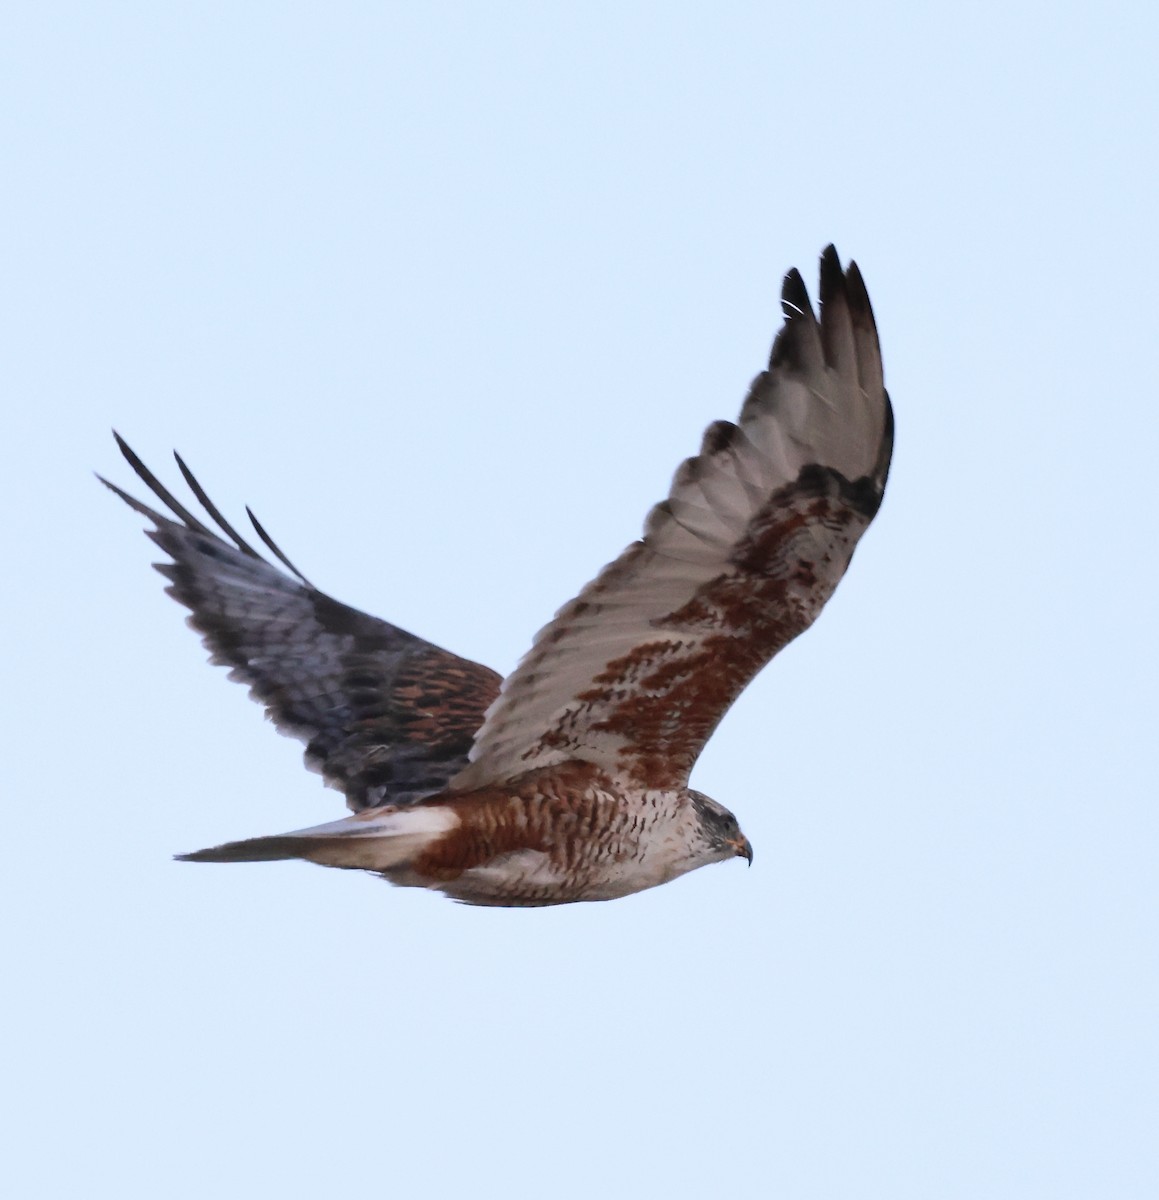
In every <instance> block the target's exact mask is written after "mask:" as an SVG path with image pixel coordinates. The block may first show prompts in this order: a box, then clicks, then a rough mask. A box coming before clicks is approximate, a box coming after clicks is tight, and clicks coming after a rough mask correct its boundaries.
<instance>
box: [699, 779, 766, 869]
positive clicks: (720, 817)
mask: <svg viewBox="0 0 1159 1200" xmlns="http://www.w3.org/2000/svg"><path fill="white" fill-rule="evenodd" d="M688 799H689V801H690V802H691V804H692V810H693V812H695V813H696V819H697V826H698V828H697V833H698V834H699V835H700V837H701V839H703V842H704V853H703V859H704V861H705V862H721V861H723V860H724V859H726V858H743V859H745V860H747V862H748V864H749V866H752V861H753V848H752V845H751V843H750V842H749V840H748V838H747V837H745V835H744V834H743V833H741V831H740V825H739V824H738V823H737V819H736V817H734V816H733V815H732V813H730V812H729V811H728V809H727V808H725V807H724V805H723V804H717V802H716V801H715V800H713V799H712V797H711V796H706V795H705V794H704V793H703V792H694V791H693V790H692V789H691V788H689V789H688Z"/></svg>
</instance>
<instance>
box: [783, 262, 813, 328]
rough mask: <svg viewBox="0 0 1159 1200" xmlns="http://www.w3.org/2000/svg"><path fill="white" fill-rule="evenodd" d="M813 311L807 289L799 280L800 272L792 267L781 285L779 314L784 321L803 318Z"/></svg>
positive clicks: (800, 279)
mask: <svg viewBox="0 0 1159 1200" xmlns="http://www.w3.org/2000/svg"><path fill="white" fill-rule="evenodd" d="M812 311H813V305H812V304H811V303H810V300H809V289H808V288H807V287H806V286H805V281H804V280H803V279H802V278H801V272H800V271H798V270H797V268H796V267H794V268H793V269H792V270H791V271H789V273H788V274H787V275H786V276H785V278H784V280H783V281H782V283H781V312H782V313H783V314H784V317H785V320H786V321H792V320H793V319H794V318H796V317H803V316H804V315H805V314H806V313H811V312H812Z"/></svg>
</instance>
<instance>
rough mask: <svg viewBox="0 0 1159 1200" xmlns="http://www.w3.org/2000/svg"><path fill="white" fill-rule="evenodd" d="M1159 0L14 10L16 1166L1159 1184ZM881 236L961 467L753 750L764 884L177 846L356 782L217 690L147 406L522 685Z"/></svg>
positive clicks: (753, 827)
mask: <svg viewBox="0 0 1159 1200" xmlns="http://www.w3.org/2000/svg"><path fill="white" fill-rule="evenodd" d="M1155 13H1156V10H1155V7H1154V5H1152V4H1148V3H1142V2H1140V3H1133V4H1132V3H1115V2H1110V3H1101V4H1097V5H1096V4H1089V5H1081V4H1079V5H1076V4H1070V5H1068V4H1065V3H1063V4H1058V3H1051V4H1047V3H1042V4H1028V3H1017V2H1015V3H1000V4H991V3H981V4H975V5H970V6H962V7H959V8H957V9H954V10H951V9H949V8H948V7H945V6H933V5H917V4H914V5H903V4H898V5H884V6H883V5H870V4H863V3H859V4H852V3H835V4H830V5H793V6H788V5H779V4H774V3H759V4H758V3H752V4H742V3H732V4H730V3H723V4H722V3H714V4H711V5H709V4H699V5H694V4H639V3H631V2H627V3H625V2H620V3H615V4H599V3H591V4H584V5H556V4H520V3H505V4H486V5H485V4H477V5H475V4H445V3H425V4H413V5H401V4H400V5H392V4H370V3H363V4H354V3H331V4H327V5H321V4H316V5H307V4H288V3H285V4H258V3H229V4H213V3H205V4H198V5H176V4H156V3H140V4H114V3H108V4H68V3H60V4H53V3H41V4H20V3H16V4H13V5H10V6H8V7H7V8H6V10H5V15H4V18H3V36H2V38H0V55H2V56H3V60H4V61H3V63H2V64H0V68H2V69H0V114H2V115H0V120H2V121H3V155H4V168H3V184H2V191H0V226H2V230H3V232H2V234H0V237H2V238H3V262H2V264H0V278H2V280H3V286H2V288H0V305H2V306H3V313H2V314H0V315H2V320H0V329H2V333H0V338H2V339H3V343H4V345H3V348H2V352H0V374H2V393H3V397H4V401H3V403H4V410H5V416H4V421H3V430H4V436H3V438H2V439H0V455H2V458H3V469H2V471H0V487H2V488H3V490H4V495H3V501H2V512H3V520H4V547H5V552H4V561H5V563H6V571H5V586H4V587H3V589H2V603H3V606H4V613H3V629H4V630H5V639H6V645H5V650H4V663H5V666H4V678H5V683H6V687H5V688H4V694H5V705H6V708H7V712H6V714H5V720H4V729H5V749H6V764H7V765H6V771H5V787H4V792H5V800H6V805H5V836H4V847H5V852H4V868H3V871H2V872H0V888H2V890H3V893H4V896H3V912H4V915H5V925H6V928H5V939H6V946H5V947H4V948H3V949H2V955H3V964H4V966H3V971H2V975H3V983H2V984H0V986H2V988H3V992H4V994H5V996H6V1011H5V1012H4V1014H3V1028H4V1031H5V1038H6V1040H7V1041H8V1042H9V1044H8V1047H7V1049H6V1052H5V1062H4V1068H3V1072H2V1080H0V1088H2V1089H3V1092H4V1094H5V1098H6V1099H5V1102H6V1103H7V1104H8V1105H10V1111H9V1112H7V1113H5V1114H2V1115H0V1130H2V1133H0V1137H3V1138H4V1139H10V1140H11V1145H10V1147H9V1148H8V1149H7V1150H5V1151H4V1154H3V1161H4V1168H3V1171H4V1175H5V1189H6V1191H8V1194H10V1195H13V1196H19V1197H21V1198H23V1197H36V1198H38V1197H78V1196H85V1197H92V1196H100V1197H103V1196H114V1197H132V1198H135V1197H157V1196H165V1197H175V1198H179V1200H180V1198H185V1197H198V1198H201V1197H205V1196H214V1197H225V1198H231V1197H243V1196H244V1197H254V1196H278V1197H307V1196H310V1197H314V1196H337V1195H351V1194H356V1193H357V1194H359V1195H363V1194H365V1195H381V1196H401V1195H424V1196H434V1197H440V1196H456V1195H472V1196H478V1197H492V1196H494V1197H499V1196H504V1197H512V1196H514V1197H524V1196H526V1197H532V1196H536V1197H538V1196H543V1195H552V1196H559V1197H564V1198H570V1197H581V1196H582V1197H586V1196H597V1195H598V1196H606V1197H628V1196H652V1195H673V1196H693V1195H696V1196H709V1195H714V1194H722V1193H726V1194H729V1195H736V1196H763V1195H769V1196H777V1197H781V1196H784V1197H793V1198H802V1200H814V1198H816V1200H823V1198H824V1200H827V1198H830V1197H833V1198H840V1200H846V1198H861V1197H872V1198H878V1197H880V1198H881V1200H909V1198H914V1200H919V1198H920V1200H929V1198H931V1197H932V1198H938V1200H941V1198H953V1200H957V1198H959V1197H962V1198H966V1197H969V1198H983V1197H984V1198H986V1200H1003V1198H1007V1197H1009V1198H1011V1200H1013V1198H1018V1200H1026V1198H1027V1197H1050V1198H1051V1200H1056V1198H1059V1200H1061V1198H1069V1197H1075V1198H1078V1197H1083V1198H1088V1197H1093V1196H1100V1197H1112V1198H1114V1200H1134V1198H1140V1200H1142V1198H1148V1200H1150V1198H1151V1197H1153V1196H1155V1195H1156V1194H1159V1141H1157V1138H1156V1130H1157V1128H1159V1081H1157V1059H1159V1054H1157V1051H1159V1019H1157V1018H1159V965H1157V950H1156V948H1157V934H1159V885H1157V883H1156V858H1157V850H1159V837H1157V833H1159V817H1157V815H1156V791H1157V789H1156V785H1155V774H1156V772H1155V757H1156V731H1155V715H1156V708H1157V700H1159V696H1157V690H1159V689H1157V686H1156V667H1157V661H1156V660H1157V653H1156V651H1157V645H1156V633H1155V620H1154V617H1155V589H1156V582H1157V561H1156V543H1157V537H1156V534H1157V529H1156V526H1157V521H1156V485H1155V465H1156V457H1157V454H1159V419H1157V417H1156V409H1157V405H1159V369H1157V366H1156V362H1157V355H1156V324H1157V321H1159V303H1157V300H1156V290H1157V285H1156V265H1157V262H1159V238H1157V233H1156V230H1157V227H1159V224H1157V217H1156V214H1157V202H1159V195H1157V190H1159V189H1157V183H1156V180H1157V168H1156V162H1157V159H1159V128H1157V126H1159V121H1157V112H1159V105H1157V88H1159V85H1157V84H1156V61H1157V60H1159V37H1157V34H1159V18H1157V17H1156V15H1155ZM829 241H835V242H836V244H837V246H838V248H839V250H840V252H841V254H842V256H843V257H844V258H848V257H850V256H852V257H855V258H856V259H857V260H858V262H859V264H860V265H861V267H862V270H863V271H864V274H865V277H866V279H867V282H868V285H869V290H870V293H871V295H872V298H873V302H874V305H875V308H876V311H877V315H878V322H879V326H880V331H881V337H882V343H883V346H884V352H885V361H886V377H887V383H888V385H889V388H890V391H891V393H892V395H893V398H894V404H895V408H896V412H897V428H898V437H897V450H896V457H895V462H894V470H893V474H892V476H891V479H890V487H889V490H888V492H887V494H886V501H885V504H884V506H883V508H882V510H881V513H880V515H879V517H878V520H877V522H876V523H875V525H874V526H873V528H872V529H871V530H870V532H869V534H868V535H867V536H866V538H865V540H864V542H863V543H862V545H861V547H860V549H859V550H858V553H857V556H856V558H855V560H854V563H853V567H852V569H851V571H850V573H849V576H848V577H847V579H846V581H845V582H844V583H843V585H842V587H841V588H840V590H839V591H838V594H837V596H836V598H835V599H834V601H833V602H832V604H831V605H830V606H829V608H828V609H827V610H826V612H825V614H824V615H823V617H822V618H821V620H820V621H819V622H818V624H817V625H816V627H815V628H814V629H813V630H812V631H810V632H809V633H808V634H807V635H806V636H805V637H803V638H802V639H801V640H800V641H799V642H797V643H796V644H794V645H793V646H792V647H791V648H790V649H789V650H788V651H787V652H786V653H785V654H784V655H783V656H782V657H781V659H779V660H778V661H777V662H776V663H775V664H774V665H773V666H772V667H771V668H770V669H769V670H768V671H767V672H766V673H765V674H763V675H762V676H761V677H760V679H759V680H758V681H757V682H756V683H755V684H754V686H753V687H751V688H750V689H749V691H748V692H746V694H745V695H744V697H743V698H742V700H741V701H740V703H738V704H737V706H736V707H735V709H734V710H733V711H732V712H731V713H730V714H729V716H728V717H727V719H726V720H725V722H724V724H723V726H722V728H721V729H720V731H719V733H718V734H717V736H716V737H715V738H714V739H713V741H712V743H711V745H710V746H709V748H708V750H707V752H706V753H705V755H704V756H703V758H702V760H701V762H700V764H699V765H698V767H697V770H696V773H695V774H694V776H693V782H694V784H695V785H696V786H697V787H699V788H701V789H702V790H704V791H707V792H708V793H710V794H711V795H714V796H716V797H717V798H719V799H720V800H722V801H723V802H725V803H726V804H728V805H729V806H730V807H731V808H733V809H734V810H735V811H736V812H737V813H738V814H739V816H740V818H741V820H742V822H743V824H744V827H745V830H746V832H747V833H748V834H749V836H750V837H751V839H752V841H753V843H754V845H755V847H756V860H755V863H754V865H753V867H752V869H751V870H746V869H745V868H744V865H743V864H741V863H736V864H728V865H725V866H718V867H713V868H709V869H706V870H703V871H699V872H696V873H695V874H693V875H691V876H689V877H687V878H685V879H683V880H680V881H678V882H676V883H675V884H672V885H670V886H667V887H664V888H661V889H658V890H656V891H653V892H650V893H645V894H643V895H639V896H636V897H632V898H629V899H627V900H622V901H617V902H615V903H613V904H605V905H587V906H573V907H569V908H562V909H556V910H535V911H489V910H473V909H469V908H465V907H462V906H458V905H454V904H452V903H450V902H449V901H446V900H444V899H442V898H440V897H437V896H435V895H433V894H427V893H422V892H417V891H401V890H393V889H391V888H389V887H388V886H386V885H385V884H383V883H381V882H380V881H378V880H376V879H374V878H372V877H370V876H363V875H358V874H352V873H346V872H336V871H332V872H326V871H323V870H320V869H318V868H315V867H311V866H306V865H302V864H296V863H290V864H276V865H275V864H271V865H255V866H248V867H224V866H223V867H205V866H190V865H186V864H180V863H174V862H172V861H171V859H170V855H171V854H173V853H175V852H179V851H187V850H192V849H195V848H198V847H200V846H204V845H208V844H213V843H216V842H220V841H222V840H225V839H228V838H237V837H245V836H250V835H254V834H261V833H273V832H278V831H281V830H285V829H292V828H295V827H299V826H302V825H306V824H312V823H315V822H318V821H322V820H327V819H331V818H333V817H336V816H338V815H340V813H341V811H342V809H341V797H339V796H338V795H337V794H336V793H333V792H329V791H326V790H324V789H323V788H322V786H321V784H320V782H319V780H318V779H317V777H315V776H312V775H310V774H307V773H306V772H304V771H303V770H302V769H301V765H300V751H299V748H298V746H297V745H296V744H295V743H293V742H291V741H288V740H285V739H282V738H279V737H277V736H276V735H275V734H274V733H273V731H272V729H270V728H268V727H266V726H265V725H264V723H263V720H262V716H261V712H260V710H259V709H257V708H256V707H255V706H254V705H253V704H252V703H251V702H250V701H249V700H248V699H247V697H246V695H245V693H244V691H243V690H242V689H240V688H238V687H236V686H235V685H231V684H230V683H228V682H227V680H226V678H225V675H224V672H222V671H220V670H216V669H211V668H210V667H208V666H206V665H205V662H204V658H205V655H204V652H203V651H202V649H201V648H200V646H199V645H198V643H197V641H196V639H195V638H194V637H193V635H192V634H191V633H189V632H188V631H187V630H185V629H184V628H183V627H182V622H181V615H182V614H181V611H180V610H179V609H178V608H177V607H176V606H175V605H174V604H173V603H172V602H171V601H169V600H168V599H166V598H165V597H164V596H163V595H162V592H161V586H162V581H161V580H160V579H159V577H158V576H157V575H156V574H155V573H153V572H152V571H150V570H149V567H148V564H149V562H150V561H151V560H152V559H153V558H154V557H156V552H155V550H154V548H153V547H152V546H151V544H149V543H148V542H146V540H145V539H144V538H143V537H142V536H141V533H140V528H141V524H142V522H141V521H140V519H139V518H137V517H136V516H135V515H134V514H133V513H131V512H129V511H128V510H127V509H125V508H124V507H123V506H122V505H120V504H119V503H118V502H117V501H116V500H115V499H114V498H112V497H111V496H109V495H108V494H107V493H105V492H104V491H103V489H101V488H100V487H99V486H98V485H97V484H96V482H95V481H94V479H93V477H92V471H93V470H94V469H96V470H100V471H101V472H102V473H105V474H108V475H110V476H111V477H112V478H113V479H114V480H116V481H119V482H121V483H126V482H129V481H130V480H131V476H130V473H129V471H128V468H127V467H126V466H125V465H124V464H123V463H122V462H121V460H120V458H119V456H118V454H117V452H116V449H115V447H114V445H113V442H112V439H111V437H110V436H109V429H110V427H112V426H115V427H116V428H117V429H119V430H120V431H121V432H122V433H124V434H125V435H126V436H127V437H128V438H129V439H130V440H131V442H132V443H133V444H134V445H135V447H136V448H137V449H138V450H139V451H140V453H141V454H142V455H143V456H144V457H145V459H146V461H147V462H149V463H151V464H153V465H154V466H155V468H156V469H158V470H159V471H160V472H162V473H163V474H164V475H165V477H166V478H168V479H170V480H174V479H175V478H176V473H175V470H174V468H173V466H172V461H171V460H170V459H168V457H167V456H168V453H169V450H170V449H171V448H172V447H174V446H176V447H178V448H179V449H180V450H181V452H182V453H183V455H184V456H185V457H186V458H187V460H188V461H189V463H190V464H191V465H192V466H193V467H194V469H195V470H196V471H197V472H198V474H199V475H200V477H201V478H202V481H203V482H204V484H205V485H206V487H207V488H208V490H209V492H210V494H211V495H212V496H213V497H214V498H215V499H216V500H217V502H218V503H219V505H220V506H221V507H222V508H223V510H225V511H226V512H227V513H228V514H231V515H240V514H241V512H242V505H243V504H244V503H247V502H248V503H250V504H252V505H253V506H254V507H255V509H256V511H257V512H258V514H259V515H260V516H261V517H262V519H263V521H264V522H265V523H266V525H267V526H268V527H269V528H270V530H271V531H272V532H273V534H274V536H275V537H276V538H278V540H279V541H280V542H281V543H282V544H283V546H284V548H285V549H286V550H287V552H288V553H289V554H290V555H291V557H292V558H294V559H295V561H297V562H298V564H299V565H300V566H301V567H302V568H303V570H304V571H305V572H306V573H307V574H308V575H309V576H310V577H311V578H312V579H314V580H315V581H316V582H317V583H318V584H319V585H320V586H322V587H324V588H326V589H327V590H329V591H330V592H331V593H332V594H334V595H336V596H337V597H339V598H340V599H343V600H345V601H347V602H349V603H353V604H356V605H359V606H360V607H364V608H366V609H368V610H369V611H371V612H374V613H377V614H379V615H381V616H384V617H387V618H389V619H390V620H391V621H394V622H396V623H398V624H400V625H402V626H404V627H406V628H410V629H412V630H414V631H416V632H419V633H422V634H423V635H425V636H427V637H428V638H431V639H432V640H434V641H437V642H439V643H441V644H443V645H445V646H447V647H449V648H451V649H454V650H455V651H457V652H458V653H460V654H464V655H468V656H471V657H474V658H477V659H479V660H481V661H483V662H486V663H488V664H490V665H492V666H494V667H496V668H498V669H500V670H504V671H505V670H507V669H509V668H510V667H511V666H512V665H513V664H514V663H515V662H516V661H517V659H518V657H519V656H520V655H521V654H522V653H523V651H524V650H525V649H526V648H527V646H528V644H529V641H530V638H531V636H532V634H533V633H534V632H535V630H536V629H538V628H539V627H540V626H541V625H542V624H544V623H545V622H546V621H547V620H548V618H549V617H550V616H551V614H552V613H553V612H554V610H555V609H556V608H557V607H559V606H560V605H561V604H562V603H563V602H565V601H566V600H567V599H568V598H569V597H571V596H572V595H573V594H574V593H575V591H576V590H577V589H578V588H579V587H580V586H581V585H582V584H583V583H584V582H585V581H586V580H587V579H589V578H590V577H591V576H592V575H593V574H594V573H595V571H596V570H597V569H598V568H599V567H600V566H601V565H603V564H604V563H605V562H606V561H608V560H609V559H611V558H612V557H614V556H615V555H616V554H617V553H618V552H619V551H620V549H621V548H622V547H623V546H624V545H625V544H626V543H627V542H629V541H630V540H631V539H632V538H634V537H635V536H637V534H638V532H639V530H640V525H641V521H642V519H643V516H644V514H645V512H646V511H647V509H648V507H649V506H650V505H651V504H652V503H653V502H654V501H656V500H658V499H659V498H661V497H662V496H663V495H664V494H665V492H666V490H667V487H668V482H669V479H670V477H671V473H672V471H673V470H674V468H675V467H676V465H677V464H678V463H679V462H680V460H681V459H682V458H684V457H685V456H686V455H688V454H690V453H693V452H694V451H695V449H696V447H697V445H698V442H699V437H700V433H701V430H702V429H703V427H704V426H705V425H706V424H708V423H709V422H710V421H711V420H713V419H716V418H721V417H725V418H729V417H734V416H735V415H736V412H737V410H738V408H739V404H740V401H741V398H742V396H743V394H744V392H745V389H746V387H747V385H748V382H749V379H750V378H751V376H752V375H753V374H755V373H756V372H757V371H758V370H759V369H760V368H761V367H762V365H763V363H764V361H765V357H766V355H767V352H768V347H769V343H770V340H771V337H772V334H773V332H774V331H775V329H776V327H777V326H778V324H779V310H778V304H777V296H778V290H779V286H780V279H781V276H782V274H783V273H784V271H785V270H786V269H787V268H789V267H790V266H793V265H796V266H799V267H800V268H801V269H802V270H803V273H804V275H805V277H806V279H807V280H809V281H810V283H811V284H812V285H813V286H814V288H815V281H816V261H817V256H818V254H819V252H820V250H821V249H822V247H823V246H824V245H825V244H826V243H827V242H829ZM13 1181H14V1182H13Z"/></svg>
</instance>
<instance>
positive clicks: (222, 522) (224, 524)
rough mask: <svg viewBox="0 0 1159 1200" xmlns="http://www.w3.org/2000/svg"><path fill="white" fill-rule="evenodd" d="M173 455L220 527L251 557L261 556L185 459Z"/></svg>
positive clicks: (190, 485)
mask: <svg viewBox="0 0 1159 1200" xmlns="http://www.w3.org/2000/svg"><path fill="white" fill-rule="evenodd" d="M173 457H174V458H175V459H176V460H177V466H178V469H179V470H180V471H181V474H182V476H183V478H184V479H185V482H186V483H187V484H188V485H189V490H190V491H191V492H192V493H193V494H194V495H195V496H196V497H197V499H198V502H199V503H200V504H201V507H202V508H204V509H205V511H206V512H207V513H209V515H210V517H211V518H212V519H213V520H214V521H216V522H217V524H218V528H220V529H221V531H222V532H223V533H224V534H225V535H226V537H228V538H230V539H231V540H232V541H233V544H234V545H235V546H236V547H237V548H238V549H239V550H240V551H241V552H242V553H243V554H248V555H249V556H250V558H261V555H260V554H259V553H258V552H257V551H256V550H255V549H254V548H253V547H252V546H251V545H250V544H249V543H248V542H247V541H246V540H245V538H243V537H242V536H241V534H240V533H238V531H237V530H236V529H234V527H233V526H232V525H231V524H230V523H229V522H228V521H227V520H226V519H225V517H223V516H222V514H221V510H220V509H219V508H218V507H217V505H216V504H214V502H213V501H212V500H210V498H209V496H208V495H207V494H206V491H205V488H203V487H202V486H201V484H200V483H198V482H197V477H196V476H195V475H194V474H193V472H192V471H191V470H190V469H189V468H188V467H187V466H186V465H185V460H184V459H183V458H182V457H181V455H180V454H178V453H177V451H176V450H174V451H173Z"/></svg>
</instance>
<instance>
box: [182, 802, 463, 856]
mask: <svg viewBox="0 0 1159 1200" xmlns="http://www.w3.org/2000/svg"><path fill="white" fill-rule="evenodd" d="M458 823H459V819H458V817H457V816H456V815H455V813H454V811H453V810H452V809H450V808H448V807H444V806H438V807H435V806H423V805H418V806H415V807H409V808H393V807H385V808H368V809H366V810H365V811H364V812H361V813H356V814H355V815H354V816H352V817H346V818H344V819H343V820H341V821H331V822H330V823H329V824H326V825H314V826H312V827H310V828H309V829H298V830H295V831H293V832H292V833H278V834H274V835H272V836H269V837H256V838H246V839H245V840H243V841H239V842H225V843H224V844H223V845H220V846H210V847H208V848H207V849H205V850H195V851H193V853H191V854H178V855H177V856H176V857H177V859H178V860H179V861H181V862H214V863H226V862H277V861H280V860H284V859H290V858H301V859H306V860H307V861H309V862H314V863H319V864H320V865H322V866H325V867H347V868H350V869H352V870H363V871H385V870H390V869H391V868H397V867H402V866H405V865H406V864H407V863H408V862H409V861H410V860H411V859H412V858H413V857H414V856H415V855H416V854H418V853H419V852H420V851H422V850H424V849H425V848H426V847H427V846H429V845H430V844H431V843H432V842H435V841H437V840H438V839H439V838H440V837H442V836H443V835H444V834H445V833H447V832H449V831H450V830H451V829H453V828H454V827H455V826H456V825H458Z"/></svg>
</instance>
